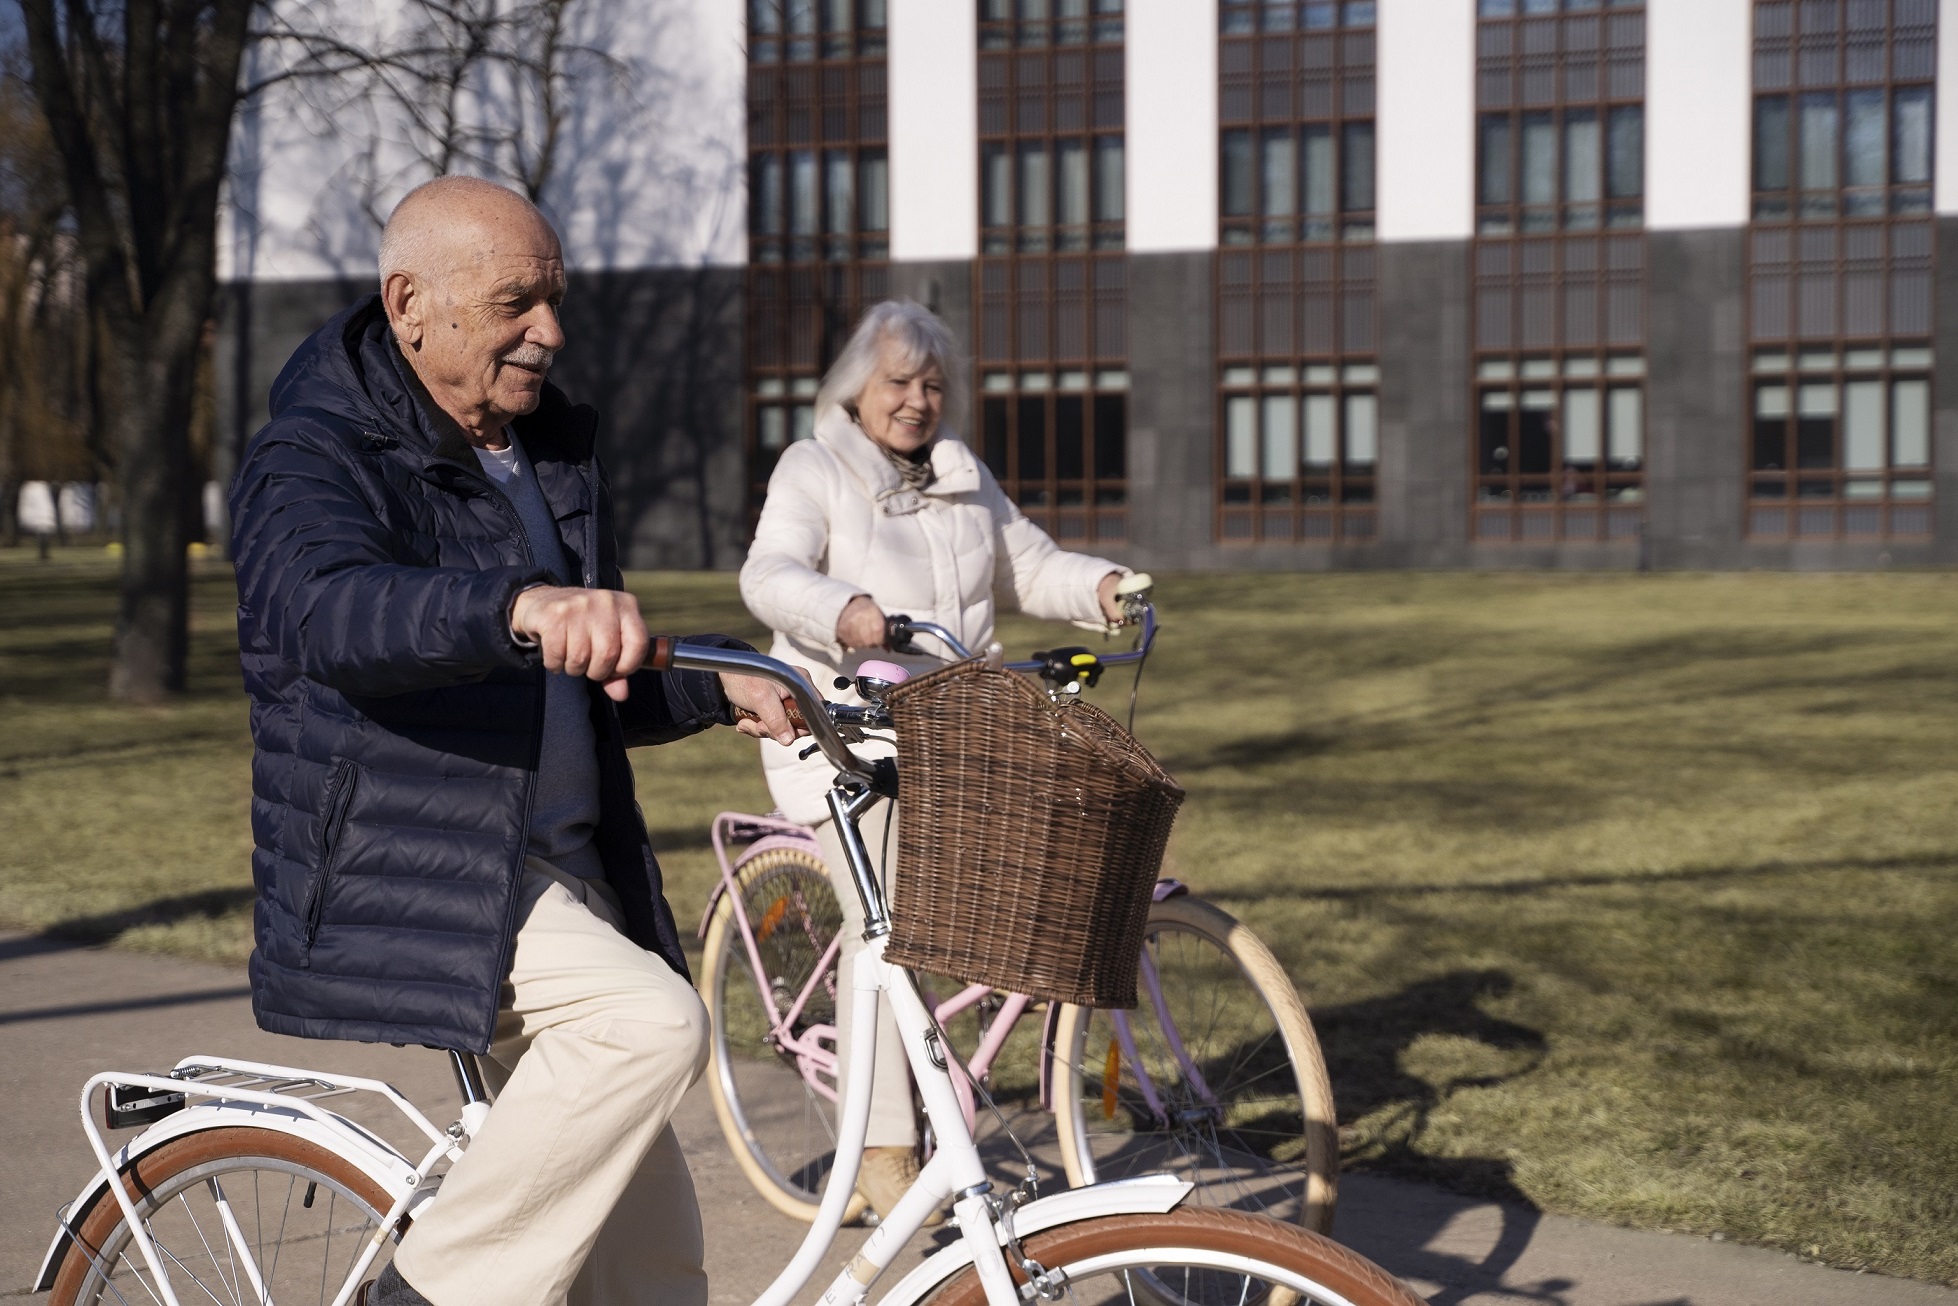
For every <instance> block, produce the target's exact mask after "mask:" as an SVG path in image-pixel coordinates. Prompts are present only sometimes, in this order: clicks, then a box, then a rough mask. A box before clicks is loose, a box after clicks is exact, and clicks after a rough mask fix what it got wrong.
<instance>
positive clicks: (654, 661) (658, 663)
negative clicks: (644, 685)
mask: <svg viewBox="0 0 1958 1306" xmlns="http://www.w3.org/2000/svg"><path fill="white" fill-rule="evenodd" d="M679 642H680V641H679V640H677V639H675V638H673V636H671V635H655V636H653V651H652V652H651V653H649V654H647V656H646V668H647V669H648V670H649V671H671V670H672V669H673V648H674V645H676V644H678V643H679Z"/></svg>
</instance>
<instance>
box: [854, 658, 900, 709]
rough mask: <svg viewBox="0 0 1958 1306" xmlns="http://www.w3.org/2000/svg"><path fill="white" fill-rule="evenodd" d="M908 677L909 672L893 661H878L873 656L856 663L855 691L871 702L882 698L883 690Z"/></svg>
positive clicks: (898, 683)
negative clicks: (865, 660) (868, 659)
mask: <svg viewBox="0 0 1958 1306" xmlns="http://www.w3.org/2000/svg"><path fill="white" fill-rule="evenodd" d="M909 679H911V673H910V672H909V671H906V670H905V669H904V668H903V667H901V666H899V665H898V664H897V663H895V662H879V661H877V660H876V659H874V658H873V659H872V660H870V661H868V662H859V663H858V664H857V692H858V693H859V694H862V695H863V696H864V698H866V699H868V700H870V701H872V702H876V701H878V700H880V699H882V698H883V697H884V691H885V690H887V689H890V688H891V687H892V686H893V685H901V684H903V683H904V682H905V681H907V680H909Z"/></svg>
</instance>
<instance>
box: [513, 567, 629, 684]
mask: <svg viewBox="0 0 1958 1306" xmlns="http://www.w3.org/2000/svg"><path fill="white" fill-rule="evenodd" d="M510 629H511V631H512V632H514V633H515V634H516V635H517V636H518V637H519V638H521V639H528V640H532V641H534V642H535V643H536V645H537V653H538V656H539V657H540V658H542V659H543V662H544V669H545V670H547V671H561V672H563V673H564V674H565V675H567V676H583V677H585V678H586V679H588V680H596V681H600V682H602V683H603V684H604V686H605V692H606V693H607V694H609V695H610V696H611V697H612V699H613V700H614V701H615V702H620V703H623V702H625V699H626V694H627V693H628V688H627V684H626V677H627V676H630V675H631V674H632V673H633V672H635V671H637V670H639V665H640V663H642V662H644V661H645V660H646V647H647V644H648V642H649V637H648V635H647V634H646V620H645V618H644V617H641V616H640V615H639V600H638V599H637V598H635V597H633V596H632V595H630V594H627V593H625V592H624V591H622V590H606V589H585V588H583V587H582V586H562V585H533V586H531V587H530V588H529V589H527V590H524V591H523V592H522V593H520V594H518V595H517V598H516V601H515V602H514V603H512V604H511V605H510Z"/></svg>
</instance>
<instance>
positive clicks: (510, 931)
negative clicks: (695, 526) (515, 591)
mask: <svg viewBox="0 0 1958 1306" xmlns="http://www.w3.org/2000/svg"><path fill="white" fill-rule="evenodd" d="M452 465H453V466H455V467H457V468H459V469H460V470H461V471H462V474H463V476H464V477H465V478H466V479H468V480H471V481H474V482H475V483H476V484H478V485H480V486H482V487H483V488H484V489H485V490H488V491H489V494H490V500H491V502H493V503H495V504H496V506H497V510H498V511H499V512H501V513H502V514H503V515H504V516H505V517H508V518H509V519H510V524H511V525H512V526H515V527H516V528H517V542H518V543H519V544H521V545H523V556H524V561H525V562H526V563H528V564H530V565H531V566H535V565H536V562H535V561H534V559H533V558H532V557H531V552H530V535H529V533H528V532H526V531H525V530H524V528H523V515H522V514H521V513H519V512H518V511H517V505H516V504H515V503H513V502H512V501H511V499H510V496H509V495H507V494H505V493H504V492H503V487H502V486H500V485H497V484H496V483H495V482H493V481H491V480H490V479H489V477H487V476H485V475H483V474H482V473H481V472H479V471H477V470H475V469H474V468H470V467H465V466H463V464H461V463H452ZM539 492H540V493H541V492H542V491H541V490H540V491H539ZM593 508H594V511H595V510H596V505H593ZM549 674H550V673H549V672H546V671H543V670H542V669H541V668H540V669H539V672H538V677H537V710H536V712H534V713H533V714H532V718H531V727H530V734H531V738H532V739H534V740H536V741H537V749H538V756H539V758H541V756H542V754H543V749H544V695H545V694H546V693H547V692H548V691H547V690H546V688H545V680H544V677H545V676H547V675H549ZM537 761H538V759H537V758H533V759H532V761H531V764H530V772H529V776H528V778H527V779H525V781H524V793H523V818H522V821H521V823H520V824H519V825H518V826H517V858H516V862H515V864H514V865H513V866H512V867H511V875H510V909H509V910H508V911H507V912H505V913H504V916H503V955H502V956H501V957H499V958H498V959H497V974H499V975H508V974H509V973H510V954H511V952H512V951H513V950H514V949H515V947H516V942H517V911H518V909H519V908H520V907H521V906H522V905H523V867H524V859H525V857H526V856H527V855H528V853H529V849H530V816H531V808H532V806H533V805H534V804H535V803H536V801H537ZM501 997H502V994H501V992H500V991H499V990H497V989H492V990H491V991H490V1009H489V1028H490V1029H491V1030H494V1029H495V1028H496V1011H497V1005H498V1003H499V1001H500V999H501ZM469 1050H470V1051H472V1052H475V1053H477V1054H478V1055H481V1054H483V1053H486V1052H488V1051H489V1045H488V1043H487V1042H485V1043H484V1045H483V1046H482V1047H479V1048H471V1049H469Z"/></svg>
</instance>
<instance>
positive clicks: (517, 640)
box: [506, 580, 544, 650]
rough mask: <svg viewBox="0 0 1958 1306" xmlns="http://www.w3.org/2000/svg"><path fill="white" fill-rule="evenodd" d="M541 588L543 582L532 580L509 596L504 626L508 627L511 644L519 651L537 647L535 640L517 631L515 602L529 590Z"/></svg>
mask: <svg viewBox="0 0 1958 1306" xmlns="http://www.w3.org/2000/svg"><path fill="white" fill-rule="evenodd" d="M543 588H544V582H543V581H541V580H534V581H531V582H530V583H529V584H528V585H520V586H518V587H517V592H516V593H515V594H512V595H511V596H510V611H509V614H508V617H507V623H506V624H508V626H509V627H510V639H511V642H512V643H514V644H515V645H516V646H517V647H518V648H520V649H526V650H529V649H535V648H536V647H537V641H536V640H535V639H532V638H531V637H530V636H529V635H526V634H524V633H523V632H522V631H521V630H518V629H517V600H518V599H520V598H522V597H523V596H524V595H525V594H528V593H529V592H530V591H531V590H536V589H543Z"/></svg>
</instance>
